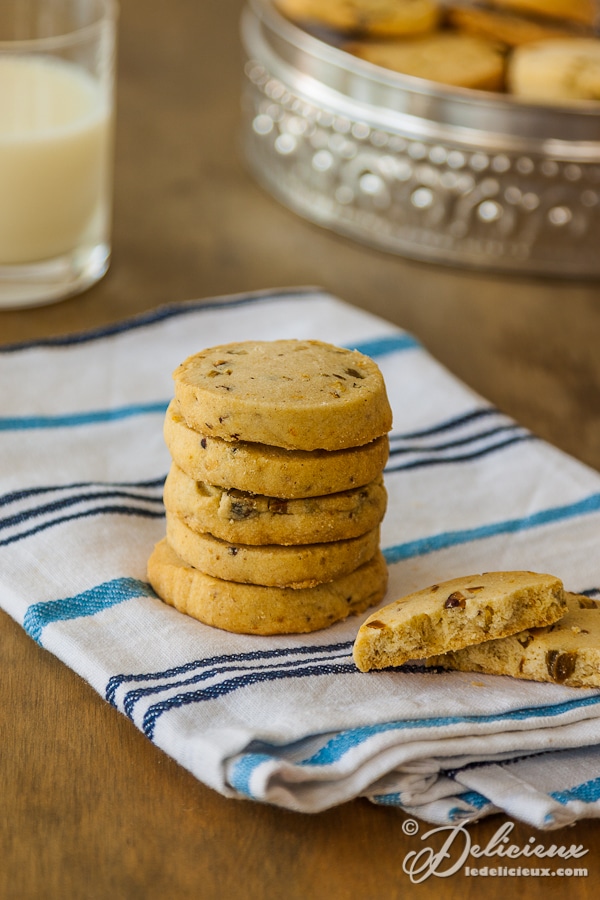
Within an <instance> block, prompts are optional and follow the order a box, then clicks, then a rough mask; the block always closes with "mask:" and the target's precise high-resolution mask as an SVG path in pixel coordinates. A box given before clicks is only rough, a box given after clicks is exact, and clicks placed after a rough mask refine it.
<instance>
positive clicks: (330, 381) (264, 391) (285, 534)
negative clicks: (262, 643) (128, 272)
mask: <svg viewBox="0 0 600 900" xmlns="http://www.w3.org/2000/svg"><path fill="white" fill-rule="evenodd" d="M173 377H174V382H175V398H174V400H173V401H172V403H171V404H170V406H169V409H168V411H167V415H166V417H165V426H164V435H165V441H166V444H167V446H168V448H169V451H170V453H171V457H172V460H173V462H172V466H171V470H170V472H169V475H168V477H167V481H166V483H165V491H164V502H165V507H166V510H167V533H166V537H165V538H164V539H163V540H162V541H161V542H160V543H159V544H157V545H156V547H155V548H154V551H153V553H152V555H151V557H150V559H149V562H148V576H149V579H150V582H151V584H152V586H153V588H154V590H155V591H156V593H157V594H158V595H159V596H160V597H161V598H162V599H163V600H164V601H165V602H166V603H169V604H170V605H172V606H174V607H175V608H177V609H178V610H180V611H181V612H184V613H187V614H188V615H190V616H192V617H194V618H197V619H199V620H200V621H202V622H204V623H205V624H208V625H213V626H215V627H218V628H222V629H224V630H227V631H233V632H240V633H249V634H283V633H293V632H309V631H316V630H318V629H321V628H325V627H327V626H328V625H330V624H332V623H333V622H335V621H338V620H340V619H343V618H346V616H348V615H350V614H355V613H360V612H362V611H364V610H365V609H367V607H369V606H371V605H373V604H374V603H377V602H379V601H380V600H381V599H382V598H383V596H384V594H385V590H386V586H387V568H386V565H385V561H384V559H383V556H382V554H381V551H380V549H379V525H380V523H381V520H382V518H383V516H384V513H385V507H386V499H387V497H386V492H385V487H384V485H383V479H382V470H383V467H384V465H385V463H386V461H387V456H388V452H389V449H388V438H387V432H388V431H389V429H390V427H391V409H390V406H389V402H388V399H387V395H386V390H385V384H384V381H383V377H382V375H381V372H380V371H379V369H378V367H377V366H376V364H375V363H374V362H373V361H372V360H371V359H369V357H366V356H364V355H363V354H361V353H358V352H357V351H350V350H345V349H342V348H339V347H335V346H333V345H331V344H325V343H323V342H320V341H297V340H284V341H258V342H251V341H246V342H240V343H234V344H225V345H221V346H218V347H213V348H209V349H208V350H204V351H202V352H201V353H198V354H195V355H194V356H191V357H190V358H189V359H187V360H186V361H185V362H183V363H182V364H181V365H180V366H179V367H178V368H177V369H176V370H175V372H174V376H173Z"/></svg>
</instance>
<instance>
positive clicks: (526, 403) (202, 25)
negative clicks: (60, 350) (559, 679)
mask: <svg viewBox="0 0 600 900" xmlns="http://www.w3.org/2000/svg"><path fill="white" fill-rule="evenodd" d="M241 5H242V4H241V0H169V2H164V0H122V3H121V21H120V55H119V89H118V128H117V151H116V180H115V211H114V256H113V262H112V266H111V269H110V272H109V274H108V275H107V276H106V278H105V279H104V280H103V281H102V282H101V283H100V284H98V285H97V286H95V287H94V288H93V289H91V290H89V291H88V292H87V293H85V294H83V295H81V296H79V297H77V298H74V299H71V300H68V301H65V302H63V303H60V304H56V305H53V306H48V307H45V308H40V309H34V310H26V311H19V312H11V311H5V312H2V313H0V340H1V341H2V342H3V343H4V342H7V343H8V342H13V341H19V340H23V339H29V338H35V337H41V336H45V335H52V334H57V333H63V332H66V331H72V330H77V329H82V328H88V327H91V326H96V325H100V324H102V323H107V322H113V321H116V320H118V319H120V318H122V317H125V316H129V315H131V314H134V313H137V312H141V311H143V310H147V309H150V308H152V307H155V306H157V305H159V304H164V303H167V302H170V301H179V300H185V299H192V298H201V297H207V296H212V295H216V294H228V293H234V292H237V291H247V290H250V289H260V288H267V287H277V286H288V285H307V284H310V285H321V286H323V287H324V288H326V289H327V290H329V291H331V292H332V293H334V294H337V295H338V296H339V297H341V298H343V299H345V300H347V301H348V302H350V303H352V304H355V305H356V306H359V307H363V308H365V309H369V310H371V311H373V312H375V313H378V314H380V315H382V316H384V317H386V318H387V319H389V320H391V321H393V322H395V323H397V324H399V325H401V326H403V327H404V328H407V329H409V330H410V331H411V332H412V333H413V334H414V335H416V337H418V338H419V339H420V340H421V341H422V342H423V343H424V344H425V345H426V346H427V347H428V348H429V349H430V351H431V352H432V353H433V354H434V355H435V356H436V357H437V358H438V359H439V360H440V361H441V362H443V363H444V364H445V365H446V366H447V367H448V368H449V369H450V370H452V371H453V372H454V373H456V374H457V375H458V376H459V377H460V378H462V379H463V380H464V381H465V382H466V383H467V384H469V385H471V386H472V387H473V388H475V389H476V390H477V391H479V392H480V393H481V394H482V395H484V396H485V397H486V398H487V399H488V400H490V401H491V402H493V403H494V404H496V405H498V406H499V407H501V408H502V409H503V410H504V411H505V412H507V413H509V414H510V415H512V416H514V417H515V418H516V419H518V420H519V421H520V422H521V423H522V424H523V425H525V426H528V427H529V428H530V429H532V430H533V431H535V432H536V433H537V434H538V435H540V436H541V437H543V438H546V439H547V440H549V441H551V442H553V443H554V444H556V445H557V446H558V447H561V448H562V449H563V450H565V451H567V452H568V453H570V454H572V455H574V456H575V457H577V458H579V459H580V460H582V461H584V462H585V463H587V464H589V465H590V466H592V467H594V468H596V469H600V352H599V348H600V284H599V283H593V282H588V283H586V282H559V281H551V280H544V279H525V278H510V277H498V276H493V275H482V274H477V273H473V272H464V271H459V270H451V269H447V268H442V267H435V266H428V265H424V264H419V263H415V262H410V261H406V260H402V259H400V258H396V257H393V256H387V255H385V254H382V253H379V252H377V251H374V250H370V249H366V248H363V247H361V246H358V245H356V244H354V243H352V242H350V241H348V240H345V239H343V238H340V237H337V236H335V235H333V234H330V233H329V232H327V231H324V230H321V229H319V228H317V227H316V226H313V225H310V224H308V223H306V222H304V221H302V220H301V219H299V218H297V217H296V216H294V215H293V214H292V213H291V212H289V211H287V210H286V209H284V208H282V207H281V206H279V205H278V204H277V203H276V202H275V201H274V200H272V199H271V198H270V197H269V196H267V195H266V194H265V193H263V192H262V190H261V189H260V188H259V187H257V186H256V184H255V183H254V182H253V180H252V179H251V177H250V176H249V174H248V172H247V171H246V169H245V166H244V162H243V160H242V159H241V158H240V152H239V96H240V85H241V70H242V62H243V58H242V50H241V45H240V41H239V36H238V34H239V32H238V20H239V14H240V10H241ZM0 635H1V637H0V640H1V644H0V646H1V648H2V649H1V664H0V722H1V723H2V742H1V745H0V822H1V825H0V898H1V900H8V898H11V900H12V898H14V900H29V898H31V900H34V898H35V900H39V898H44V900H54V898H61V900H71V898H77V900H79V898H86V900H87V898H107V900H109V898H110V900H119V898H124V900H137V898H140V900H154V898H169V900H171V898H188V897H189V898H203V900H204V898H205V900H212V898H224V900H225V898H244V900H245V898H248V900H253V898H268V900H270V898H290V900H296V898H297V900H300V898H302V900H304V898H317V900H321V898H327V900H338V898H340V900H341V898H344V900H355V898H356V900H358V898H361V900H362V898H367V900H371V898H377V900H393V898H400V897H406V896H409V897H413V896H414V897H419V898H429V897H434V896H435V897H442V898H446V897H448V898H451V897H459V896H460V897H461V898H464V900H467V898H470V897H476V896H479V895H480V894H481V893H482V891H485V894H486V897H487V898H488V900H494V898H497V897H503V896H505V895H506V892H507V890H508V891H509V892H510V893H512V894H514V895H515V896H525V895H526V896H527V897H529V898H531V900H534V898H541V897H542V896H543V897H545V898H546V900H551V898H559V897H563V896H565V895H566V894H567V892H568V894H569V896H570V897H573V898H578V897H581V898H584V897H585V898H587V897H592V896H596V895H597V891H598V889H599V887H600V856H599V854H598V852H597V851H596V849H595V848H596V847H597V845H598V841H599V839H600V823H597V822H594V821H592V820H590V821H587V822H583V823H580V824H578V825H576V826H574V827H572V828H568V829H562V830H560V831H557V832H552V833H538V834H537V837H538V839H539V840H540V842H541V843H543V844H544V846H546V847H549V846H550V845H551V844H552V843H556V844H558V845H562V844H566V845H570V844H572V843H576V844H582V845H584V846H585V847H586V848H589V850H590V852H589V853H588V854H587V856H586V857H585V859H584V862H585V865H586V866H587V867H588V870H589V875H588V877H587V878H578V879H575V878H571V879H565V878H560V877H552V878H543V877H540V878H525V877H520V878H514V879H512V880H511V879H507V878H500V877H497V878H495V879H492V878H487V879H485V882H484V883H483V884H482V879H481V878H479V879H477V878H469V877H467V876H465V875H464V873H457V874H455V875H453V876H452V877H450V878H446V879H441V878H437V877H430V878H429V879H427V880H426V881H425V882H423V883H422V884H419V885H411V883H410V882H409V879H408V877H407V875H406V874H405V873H404V872H403V870H402V862H403V860H404V858H405V856H406V854H407V853H408V852H409V851H410V850H414V849H417V847H418V845H417V841H418V837H416V836H411V835H406V834H405V833H404V831H403V823H404V821H405V817H404V816H403V815H402V814H401V813H399V812H397V811H394V810H390V809H385V808H383V809H380V808H375V807H373V806H372V805H370V804H369V803H368V802H366V801H355V802H352V803H348V804H346V805H344V806H342V807H338V808H335V809H332V810H330V811H327V812H324V813H321V814H319V815H315V816H307V815H300V814H295V813H291V812H286V811H282V810H278V809H275V808H271V807H265V806H259V805H256V804H252V803H249V802H237V801H233V800H226V799H224V798H222V797H221V796H220V795H218V794H216V793H215V792H213V791H211V790H209V789H208V788H206V787H204V786H203V785H202V784H200V783H199V782H197V781H196V780H195V779H194V778H193V777H192V776H191V775H189V774H188V773H187V772H186V771H184V770H183V769H182V768H180V767H179V766H178V765H177V764H176V763H174V762H173V761H172V760H171V759H169V758H167V757H166V756H165V755H163V754H162V753H161V752H160V751H159V750H157V749H156V747H155V746H153V745H152V744H151V743H150V742H149V741H148V740H146V738H145V737H143V736H142V734H141V733H139V732H138V731H137V730H136V729H135V728H134V727H133V725H132V724H131V723H130V722H129V721H128V720H126V719H125V717H123V716H121V715H119V714H118V713H116V712H115V711H114V709H112V708H111V707H109V706H108V705H107V704H106V703H105V702H104V701H103V700H102V699H101V698H100V697H99V696H98V695H97V694H95V693H94V691H93V690H92V689H91V688H90V687H89V686H88V685H87V684H86V683H84V682H83V681H82V680H81V679H80V678H79V677H78V676H76V675H75V674H74V673H73V672H71V671H70V670H69V669H67V668H66V667H65V666H64V665H63V664H61V663H60V662H58V661H57V660H56V659H55V658H54V657H53V656H51V655H50V654H49V653H48V652H47V651H45V650H43V649H41V648H40V647H38V646H37V645H36V644H34V642H33V641H32V640H31V639H30V638H29V637H27V636H26V635H25V633H24V632H23V631H22V630H21V628H20V627H19V626H17V625H16V624H15V623H14V622H13V621H12V620H11V619H10V618H9V617H8V616H6V615H5V614H0ZM73 710H74V711H75V715H70V714H69V713H72V712H73ZM67 711H69V713H68V712H67ZM76 722H77V723H84V724H83V726H81V725H78V726H77V727H75V723H76ZM508 821H509V820H507V819H506V818H505V817H503V816H495V817H492V818H490V819H487V820H485V821H483V822H482V823H480V824H475V825H473V826H472V827H471V829H470V834H471V836H472V840H473V841H474V842H476V843H479V844H481V843H482V842H485V841H487V840H488V839H489V838H490V837H491V836H492V835H493V834H494V833H495V832H496V830H497V829H498V827H499V826H500V825H502V824H503V823H505V822H508ZM427 827H428V826H426V825H425V824H424V823H421V833H423V831H424V830H427ZM530 836H532V830H531V829H529V828H528V827H525V826H522V825H516V826H515V827H514V831H513V833H512V838H513V840H514V842H515V843H519V844H524V843H526V842H527V840H528V838H529V837H530ZM551 865H552V867H553V868H556V864H555V863H554V862H552V863H551Z"/></svg>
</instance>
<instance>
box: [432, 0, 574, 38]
mask: <svg viewBox="0 0 600 900" xmlns="http://www.w3.org/2000/svg"><path fill="white" fill-rule="evenodd" d="M446 17H447V21H448V24H449V25H451V26H453V27H454V28H456V29H457V31H462V32H465V33H468V34H475V35H478V36H479V37H483V38H487V39H488V40H493V41H501V42H502V43H503V44H506V45H507V46H508V47H518V46H520V45H521V44H531V43H532V42H533V41H543V40H548V39H552V38H561V39H562V38H564V37H570V36H572V32H571V31H569V29H568V28H567V27H566V26H563V27H561V26H560V24H559V25H555V24H553V23H549V22H545V21H537V20H534V19H525V18H522V17H521V16H517V15H515V14H514V13H507V12H499V11H497V10H494V9H487V8H484V7H478V6H460V5H459V6H450V7H449V8H448V11H447V13H446Z"/></svg>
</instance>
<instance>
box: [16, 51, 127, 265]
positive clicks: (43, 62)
mask: <svg viewBox="0 0 600 900" xmlns="http://www.w3.org/2000/svg"><path fill="white" fill-rule="evenodd" d="M107 109H108V101H107V100H106V99H103V97H102V93H101V89H100V86H99V85H98V83H97V82H96V81H95V80H94V79H93V78H92V76H90V75H88V73H87V72H85V71H84V70H83V69H80V68H79V67H77V66H75V65H73V64H71V63H67V62H63V61H61V60H56V59H51V58H48V59H44V58H36V57H33V56H32V57H27V56H23V57H17V56H15V57H9V56H5V57H3V58H1V59H0V265H1V264H4V265H11V264H22V263H29V262H37V261H40V260H43V259H49V258H52V257H56V256H59V255H61V254H64V253H68V252H69V251H71V250H73V249H74V248H76V247H77V245H78V244H80V243H82V242H84V241H85V240H86V239H87V237H88V235H86V231H88V232H89V231H91V230H92V229H93V228H94V227H96V228H97V227H98V222H99V219H101V218H102V217H103V211H102V206H103V203H104V201H105V197H104V196H103V194H104V193H105V186H104V181H105V177H106V167H107V164H108V148H109V130H110V124H109V115H108V111H107ZM89 240H90V241H92V242H94V241H95V240H96V238H95V237H94V236H93V235H91V234H90V235H89Z"/></svg>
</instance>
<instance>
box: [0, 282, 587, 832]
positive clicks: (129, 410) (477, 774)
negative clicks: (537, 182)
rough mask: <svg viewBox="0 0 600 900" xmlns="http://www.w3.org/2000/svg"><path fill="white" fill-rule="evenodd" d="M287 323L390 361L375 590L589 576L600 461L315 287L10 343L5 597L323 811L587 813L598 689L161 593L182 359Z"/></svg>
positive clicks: (145, 703) (3, 413) (213, 743)
mask: <svg viewBox="0 0 600 900" xmlns="http://www.w3.org/2000/svg"><path fill="white" fill-rule="evenodd" d="M292 337H294V338H319V339H322V340H327V341H330V342H332V343H336V344H339V345H343V346H347V347H356V348H358V349H359V350H361V351H363V352H365V353H367V354H370V355H371V356H372V357H373V358H374V359H375V360H376V361H377V362H378V364H379V366H380V368H381V370H382V372H383V374H384V377H385V379H386V382H387V387H388V392H389V396H390V401H391V404H392V407H393V410H394V427H393V432H392V434H391V454H390V459H389V463H388V466H387V470H386V483H387V488H388V493H389V509H388V513H387V515H386V518H385V521H384V525H383V530H382V546H383V548H384V552H385V555H386V558H387V561H388V563H389V569H390V585H389V592H388V595H387V598H386V602H388V601H390V600H391V599H393V598H395V597H397V596H400V595H401V594H404V593H407V592H409V591H412V590H415V589H417V588H420V587H424V586H427V585H429V584H431V583H433V582H437V581H440V580H443V579H446V578H452V577H454V576H457V575H463V574H474V573H477V572H481V571H489V570H496V569H533V570H537V571H543V572H551V573H553V574H555V575H558V576H559V577H560V578H562V579H563V581H564V583H565V585H566V586H567V588H568V589H570V590H572V591H576V592H580V593H587V594H589V595H591V596H595V595H598V593H599V588H600V553H599V552H598V551H599V550H600V546H599V543H600V542H599V537H600V477H599V476H598V474H597V473H595V472H593V471H592V470H590V469H588V468H586V467H585V466H584V465H582V464H580V463H579V462H577V461H575V460H574V459H572V458H570V457H569V456H567V455H565V454H564V453H562V452H560V451H558V450H557V449H555V448H553V447H552V446H549V445H548V444H546V443H544V442H543V441H541V440H539V439H538V438H536V436H535V435H533V434H532V433H530V432H529V431H527V430H526V429H525V428H523V427H521V426H520V425H519V424H517V423H516V422H514V421H512V420H511V419H510V418H508V417H507V416H506V415H504V414H503V413H502V412H501V411H500V410H498V409H495V408H494V407H492V406H491V405H490V404H489V403H488V402H486V401H485V400H484V399H482V398H481V397H480V396H478V395H476V394H475V393H473V392H472V391H471V390H470V389H468V388H467V387H465V385H463V384H462V383H460V382H459V381H457V380H456V379H455V378H454V377H453V376H452V375H450V374H449V373H448V372H447V371H446V370H445V369H444V368H443V367H442V366H440V365H439V364H438V363H437V362H436V361H435V360H434V359H432V357H431V356H430V355H429V354H428V353H427V352H426V351H425V350H424V349H423V348H422V347H421V346H420V345H419V344H418V342H417V341H416V340H414V339H413V338H412V337H411V336H410V335H408V334H406V333H405V332H402V331H400V330H399V329H397V328H396V327H394V326H392V325H390V324H389V323H386V322H384V321H382V320H381V319H378V318H376V317H375V316H373V315H370V314H368V313H366V312H364V311H361V310H358V309H355V308H353V307H351V306H348V305H346V304H345V303H343V302H342V301H340V300H338V299H337V298H335V297H331V296H329V295H327V294H324V293H323V292H320V291H319V290H317V289H312V288H311V289H302V290H282V291H268V292H263V293H255V294H250V295H246V296H236V297H230V298H226V299H215V300H205V301H202V302H192V303H185V304H177V305H170V306H166V307H164V308H161V309H158V310H156V311H154V312H151V313H148V314H147V315H144V316H142V317H138V318H135V319H132V320H129V321H125V322H123V323H121V324H118V325H115V326H112V327H107V328H104V329H101V330H97V331H91V332H86V333H81V334H74V335H70V336H67V337H63V338H51V339H47V340H39V341H34V342H30V343H24V344H20V345H11V346H6V347H3V348H1V349H0V389H1V394H0V397H1V401H0V404H1V408H0V448H1V452H0V459H1V466H0V603H1V604H2V606H3V607H4V609H5V610H6V611H7V612H8V613H9V614H10V615H11V616H12V617H13V618H14V619H15V620H16V621H17V622H19V623H20V624H22V626H23V628H25V630H26V631H27V633H28V634H29V635H30V636H31V637H32V638H33V639H34V640H35V641H37V642H38V643H39V644H41V645H42V646H43V647H45V648H46V649H47V650H49V651H50V652H52V653H54V654H55V655H56V656H57V657H59V658H60V659H61V660H63V662H64V663H65V664H66V665H68V666H70V667H71V668H72V669H74V670H75V671H76V672H78V673H79V675H81V676H82V677H83V678H85V679H87V681H88V682H89V683H90V684H91V685H92V686H93V687H94V689H95V690H96V691H98V692H99V693H100V694H101V695H102V696H103V697H105V698H106V700H107V702H108V703H110V704H112V705H113V706H114V707H115V710H118V711H119V712H120V713H122V714H124V715H126V716H127V717H128V718H129V719H130V720H131V722H132V723H133V724H134V725H135V726H136V727H137V728H139V729H141V730H142V731H143V732H144V734H145V735H147V737H148V738H149V739H150V740H151V741H154V742H155V743H156V744H157V746H159V747H160V748H162V749H163V750H164V751H165V752H166V753H168V754H169V755H170V756H172V757H173V758H174V759H176V760H177V761H178V762H179V763H180V764H181V765H182V766H184V767H186V768H187V769H188V770H189V771H190V772H192V773H193V774H194V775H195V776H196V777H197V778H198V779H200V780H201V781H203V782H204V783H206V784H207V785H209V786H210V787H212V788H214V789H215V790H217V791H220V792H221V793H222V794H224V795H226V796H228V797H236V798H250V799H252V800H256V801H261V802H266V803H271V804H276V805H279V806H282V807H286V808H289V809H294V810H299V811H303V812H316V811H319V810H323V809H326V808H328V807H331V806H333V805H335V804H340V803H343V802H345V801H348V800H350V799H352V798H355V797H359V796H362V797H368V798H370V799H371V800H372V801H373V802H375V803H378V804H387V805H395V806H397V807H399V808H401V809H403V810H407V811H409V812H410V813H411V815H416V816H418V817H419V818H422V819H424V820H425V821H429V822H437V823H452V822H463V821H465V822H467V821H471V820H475V819H477V818H478V817H481V816H483V815H486V814H489V813H491V812H495V811H497V810H503V811H505V812H506V813H507V814H508V815H509V816H512V817H514V818H515V819H519V820H522V821H525V822H528V823H530V824H532V825H534V826H537V827H539V828H554V827H558V826H561V825H564V824H566V823H569V822H573V821H575V820H577V819H579V818H585V817H592V816H597V815H599V814H600V749H599V746H598V745H599V744H600V691H596V690H590V689H582V690H575V689H570V688H566V687H563V686H558V685H551V684H533V683H528V682H522V681H517V680H512V679H509V678H502V677H492V676H477V677H473V676H471V675H469V674H465V673H458V672H456V673H444V672H440V671H437V670H426V671H424V670H423V669H422V668H420V667H419V665H417V664H413V665H407V666H405V667H403V668H401V669H397V670H389V671H384V672H372V673H368V674H364V673H360V672H358V671H357V670H356V669H355V667H354V665H353V662H352V658H351V649H352V643H353V640H354V637H355V635H356V631H357V629H358V626H359V624H360V621H361V620H362V618H363V617H359V618H352V619H350V620H348V621H346V622H342V623H339V624H337V625H334V626H333V627H331V628H329V629H327V630H325V631H321V632H318V633H316V634H313V635H309V636H306V635H300V636H298V635H292V636H279V637H273V638H270V637H269V638H267V637H256V636H253V637H248V636H243V635H233V634H228V633H226V632H222V631H218V630H216V629H213V628H209V627H207V626H204V625H202V624H201V623H199V622H196V621H194V620H192V619H190V618H188V617H186V616H184V615H182V614H180V613H179V612H177V611H175V610H174V609H172V608H170V607H168V606H166V605H165V604H163V603H162V602H161V601H160V600H159V599H158V598H157V597H156V596H155V595H154V594H153V592H152V590H151V588H150V586H149V585H148V582H147V576H146V561H147V558H148V555H149V554H150V551H151V549H152V547H153V545H154V543H155V542H156V541H158V540H160V539H161V538H162V536H163V535H164V532H165V521H164V510H163V505H162V487H163V482H164V478H165V476H166V473H167V470H168V468H169V463H170V457H169V454H168V452H167V449H166V447H165V445H164V443H163V438H162V423H163V416H164V412H165V410H166V407H167V404H168V402H169V400H170V398H171V397H172V393H173V384H172V380H171V373H172V371H173V369H174V368H175V367H176V366H177V365H178V363H180V362H181V361H182V360H183V359H185V358H186V357H187V356H188V355H190V354H192V353H194V352H196V351H198V350H199V349H201V348H203V347H206V346H209V345H213V344H218V343H223V342H228V341H234V340H246V339H271V338H292ZM73 715H76V712H75V711H73Z"/></svg>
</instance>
